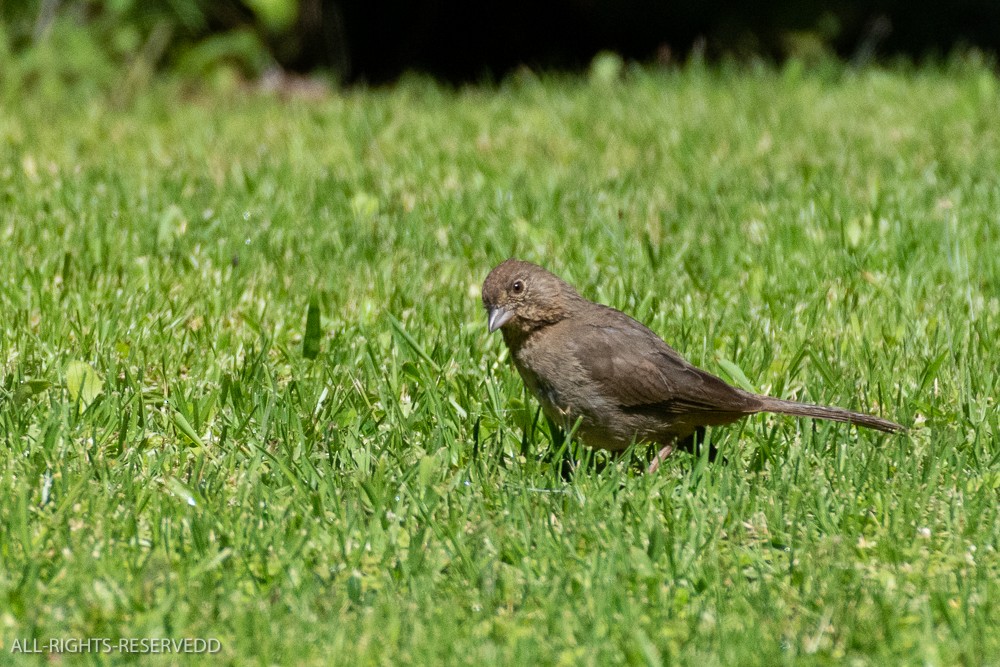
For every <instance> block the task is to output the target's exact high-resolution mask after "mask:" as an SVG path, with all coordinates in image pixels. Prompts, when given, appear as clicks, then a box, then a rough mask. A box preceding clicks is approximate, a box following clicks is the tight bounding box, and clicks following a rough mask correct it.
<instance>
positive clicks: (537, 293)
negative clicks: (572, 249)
mask: <svg viewBox="0 0 1000 667" xmlns="http://www.w3.org/2000/svg"><path fill="white" fill-rule="evenodd" d="M579 299H580V296H579V295H578V294H577V293H576V290H574V289H573V288H572V287H571V286H570V285H569V284H568V283H566V282H564V281H563V280H561V279H560V278H559V277H558V276H555V275H553V274H551V273H549V272H548V271H546V270H545V269H543V268H542V267H540V266H538V265H537V264H532V263H530V262H522V261H521V260H518V259H513V258H511V259H508V260H507V261H505V262H504V263H502V264H500V265H498V266H496V267H495V268H494V269H493V270H492V271H490V275H488V276H486V281H485V282H484V283H483V306H485V307H486V312H487V314H488V316H489V328H490V333H493V332H494V331H496V330H497V329H500V328H503V330H504V331H505V332H510V333H514V332H521V333H528V332H530V331H532V330H533V329H537V328H539V327H542V326H545V325H548V324H555V323H556V322H558V321H560V320H562V319H565V318H567V317H569V316H570V315H571V314H572V312H573V306H574V305H575V304H574V302H575V301H577V300H579Z"/></svg>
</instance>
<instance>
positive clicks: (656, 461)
mask: <svg viewBox="0 0 1000 667" xmlns="http://www.w3.org/2000/svg"><path fill="white" fill-rule="evenodd" d="M673 453H674V446H673V444H669V445H666V446H665V447H663V448H662V449H660V451H659V452H658V453H657V454H656V456H654V457H653V460H652V461H651V462H650V464H649V468H648V469H647V470H646V471H647V472H648V473H650V474H652V473H654V472H656V471H657V470H659V469H660V464H661V463H663V462H664V461H665V460H666V458H667V457H668V456H670V455H671V454H673Z"/></svg>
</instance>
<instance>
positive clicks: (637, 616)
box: [0, 59, 1000, 666]
mask: <svg viewBox="0 0 1000 667" xmlns="http://www.w3.org/2000/svg"><path fill="white" fill-rule="evenodd" d="M5 99H6V100H7V102H6V104H5V105H4V109H3V112H2V113H0V243H2V247H3V260H2V262H0V265H2V266H3V278H2V280H0V429H2V437H3V439H2V444H3V447H2V450H0V526H2V529H0V651H2V653H3V654H4V657H2V658H0V662H4V663H7V662H12V663H14V664H20V663H25V664H37V663H38V662H39V656H38V655H33V654H26V653H18V652H12V650H13V649H14V647H15V642H20V643H19V644H18V646H21V647H23V646H24V642H26V641H28V642H30V641H31V640H35V641H36V642H39V643H42V642H48V641H49V640H50V639H63V640H66V639H77V640H83V639H86V638H108V639H109V640H111V641H113V642H115V645H116V646H117V642H118V640H119V639H122V638H125V639H138V638H174V639H181V638H202V639H209V638H211V639H215V640H217V641H218V647H219V650H218V652H217V653H214V654H212V655H204V654H203V655H202V656H201V659H202V660H204V661H205V662H207V663H217V662H222V663H230V664H246V663H248V662H249V663H258V664H290V665H291V664H312V665H325V664H331V663H333V664H382V665H395V664H406V663H411V664H428V663H460V664H476V665H479V664H526V665H528V664H563V665H576V664H595V665H596V664H658V663H660V662H664V661H667V662H671V663H676V664H697V665H700V666H703V665H715V664H761V665H772V664H779V663H795V664H832V663H844V662H849V663H852V664H914V665H917V664H920V665H924V664H929V665H934V664H940V665H951V664H983V663H993V664H996V663H997V661H998V658H997V656H1000V635H998V634H997V632H996V628H998V627H1000V608H998V604H1000V602H998V601H1000V557H998V554H997V551H996V549H997V547H998V543H1000V509H998V505H1000V503H998V499H1000V440H998V434H1000V424H998V421H1000V419H998V411H997V406H996V396H997V395H998V393H1000V386H998V384H1000V382H998V373H997V368H998V367H1000V345H998V344H997V338H998V336H1000V333H998V330H1000V180H998V177H997V173H998V165H1000V114H998V113H997V109H998V107H1000V81H998V79H997V77H996V76H995V74H994V73H993V72H992V71H991V70H990V69H989V68H987V67H985V66H983V65H981V64H977V63H976V62H974V61H970V60H965V61H963V60H961V59H956V60H955V61H952V62H949V63H946V64H940V65H932V66H927V67H923V68H913V67H904V66H899V67H895V68H891V69H865V70H861V71H856V70H851V69H847V68H843V67H840V66H836V65H822V66H818V67H816V68H802V67H799V66H797V65H795V64H792V65H790V66H787V67H785V68H783V69H778V70H774V69H767V68H763V69H759V68H753V67H747V68H736V67H719V68H708V67H702V66H697V65H696V66H691V67H688V68H683V69H679V70H662V71H661V70H640V69H636V70H631V69H629V70H627V71H626V72H625V73H624V76H623V77H622V78H621V79H620V80H615V79H614V77H596V78H595V79H594V80H588V79H587V78H586V77H541V78H538V77H535V76H534V75H531V74H530V73H520V74H518V75H517V76H515V77H513V78H511V79H510V80H508V81H505V82H503V83H501V84H499V85H496V86H492V87H469V88H464V89H460V90H451V89H446V88H442V87H439V86H436V85H434V84H432V83H430V82H427V81H425V80H421V79H415V78H414V79H407V80H405V81H403V82H402V83H401V84H400V85H398V86H396V87H393V88H386V89H378V90H362V89H359V90H350V91H343V92H332V93H330V94H328V95H321V96H315V95H310V96H308V97H296V96H295V95H294V94H292V95H291V96H280V95H276V94H270V93H265V92H259V91H257V90H254V89H250V88H246V89H244V88H239V87H222V88H220V89H218V90H213V89H201V90H199V89H196V88H192V87H190V86H184V85H178V84H172V83H169V82H166V83H158V84H156V85H154V86H153V87H152V88H151V89H150V90H147V91H140V92H138V93H137V94H135V95H131V96H129V95H126V96H110V97H108V98H107V99H105V98H103V97H101V96H99V95H97V94H95V93H93V92H87V91H85V90H76V91H75V92H74V91H72V90H71V91H69V92H67V93H66V94H65V95H62V96H60V95H59V94H57V93H52V92H51V91H49V92H48V93H42V92H39V93H38V94H37V95H31V94H27V95H23V96H21V97H20V98H19V99H17V100H13V99H11V97H10V95H8V96H7V97H6V98H5ZM511 255H515V256H518V257H520V258H523V259H527V260H531V261H535V262H538V263H540V264H543V265H544V266H546V267H547V268H549V269H550V270H552V271H553V272H555V273H557V274H559V275H561V276H562V277H564V278H565V279H567V280H569V281H570V282H572V283H573V284H575V285H576V286H577V287H578V288H579V289H580V291H581V292H582V293H583V294H584V295H586V296H588V297H589V298H591V299H593V300H597V301H601V302H603V303H608V304H611V305H614V306H616V307H618V308H619V309H621V310H624V311H625V312H627V313H629V314H631V315H633V316H634V317H636V318H637V319H639V320H640V321H642V322H644V323H646V324H647V325H649V326H650V327H651V328H652V329H653V330H655V331H656V332H657V333H659V334H661V335H662V336H663V337H664V338H665V339H666V340H667V341H669V342H670V343H671V344H672V345H674V347H676V348H677V349H679V350H680V351H681V352H682V353H683V354H685V355H686V356H687V357H688V358H689V359H690V360H691V361H693V362H694V363H696V364H698V365H700V366H702V367H704V368H706V369H708V370H710V371H712V372H715V373H718V374H720V375H722V376H723V377H725V378H727V379H728V380H730V381H731V382H734V383H738V384H741V385H742V386H746V387H749V388H752V389H754V390H756V391H762V392H767V393H770V394H773V395H778V396H781V397H784V398H795V399H798V400H808V401H812V402H821V403H827V404H836V405H840V406H843V407H849V408H854V409H860V410H866V411H871V412H874V413H876V414H881V415H883V416H886V417H888V418H891V419H894V420H896V421H899V422H901V423H904V424H906V425H907V426H910V427H912V428H911V429H910V430H909V431H908V432H907V433H906V434H903V435H897V436H887V435H885V434H881V433H876V432H872V431H867V430H859V429H856V428H853V427H849V426H846V425H843V424H831V423H826V422H814V421H811V420H794V419H790V418H784V417H774V416H757V417H753V418H750V419H747V420H745V421H744V422H741V423H740V424H738V425H735V426H732V427H728V428H719V429H715V430H714V431H713V432H711V437H712V441H713V442H714V443H715V444H716V445H717V446H718V447H719V448H720V451H721V453H722V456H721V457H720V460H718V461H716V462H714V463H709V462H708V461H707V458H706V457H703V456H697V455H691V454H678V455H676V456H674V457H672V458H670V459H668V461H667V462H666V463H665V464H664V465H663V466H662V467H661V469H660V470H659V471H658V473H656V474H654V475H645V474H643V473H642V472H641V467H639V466H637V465H636V464H635V462H634V460H631V459H629V458H628V457H626V458H624V459H620V460H615V461H611V462H610V464H609V465H606V466H603V467H602V466H594V465H587V464H586V463H584V464H581V465H580V466H578V467H577V468H576V469H575V471H574V472H573V473H572V474H571V475H569V477H568V479H564V478H563V476H562V475H561V474H560V470H561V468H562V466H561V464H560V460H559V457H558V456H556V455H555V454H554V452H553V445H552V443H553V437H552V434H551V433H550V432H549V429H548V426H547V425H546V424H545V422H544V420H542V419H538V416H537V406H536V404H535V403H534V400H533V399H532V398H531V397H530V396H528V395H527V394H526V393H525V390H524V389H523V387H522V384H521V382H520V379H519V378H518V377H517V374H516V372H515V370H514V369H513V367H512V366H511V364H510V362H509V359H508V357H507V353H506V350H505V348H504V346H503V342H502V340H501V338H500V336H499V335H493V336H490V335H488V334H487V330H486V316H485V313H484V311H483V309H482V306H481V304H480V302H479V289H480V286H481V284H482V280H483V278H485V276H486V274H487V273H488V272H489V270H490V268H491V267H492V266H494V265H495V264H497V263H499V262H500V261H502V260H503V259H505V258H507V257H508V256H511ZM571 454H572V455H573V456H575V457H577V458H583V459H587V458H588V457H587V456H586V452H584V451H582V450H580V449H578V448H571ZM598 458H600V457H598ZM30 646H31V645H30V643H29V647H30ZM193 657H197V656H179V655H176V654H173V655H162V656H160V661H159V664H172V663H181V662H185V663H186V662H187V661H189V660H191V659H192V658H193ZM63 658H64V660H63V663H65V664H75V663H77V662H82V663H87V664H90V663H92V662H95V661H101V660H107V661H110V662H130V661H132V660H134V659H135V656H129V655H124V654H121V653H103V654H101V655H95V654H87V655H81V654H75V655H74V654H69V655H64V656H63ZM42 661H43V662H45V660H44V656H43V660H42Z"/></svg>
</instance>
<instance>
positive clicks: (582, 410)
mask: <svg viewBox="0 0 1000 667" xmlns="http://www.w3.org/2000/svg"><path fill="white" fill-rule="evenodd" d="M483 305H484V306H485V307H486V310H487V312H488V314H489V329H490V332H491V333H492V332H493V331H496V330H497V329H500V331H501V332H502V333H503V339H504V342H505V343H506V344H507V347H508V349H509V350H510V355H511V358H512V359H513V360H514V366H515V367H516V368H517V371H518V373H520V374H521V378H522V379H523V380H524V384H525V385H527V387H528V389H529V390H530V391H531V393H532V394H533V395H534V396H535V398H537V399H538V402H539V403H541V406H542V409H543V410H544V411H545V414H546V416H548V417H549V419H551V420H553V421H554V422H555V423H556V424H558V425H560V426H562V427H563V428H564V429H567V430H569V429H572V428H573V427H574V426H575V427H577V431H576V435H578V436H579V437H580V439H581V440H582V441H583V442H584V443H585V444H587V445H589V446H591V447H596V448H599V449H607V450H610V451H614V452H618V451H621V450H623V449H625V448H626V447H628V446H629V445H631V444H632V443H633V442H650V443H655V444H657V445H659V446H660V447H661V449H660V452H659V454H658V455H657V456H656V458H655V459H654V460H653V463H652V464H651V466H650V470H651V471H652V470H655V469H656V467H657V466H658V465H659V464H660V462H661V461H662V460H663V459H664V458H665V457H666V456H667V455H669V454H670V452H671V451H672V450H673V447H674V446H675V444H676V443H677V442H678V441H681V440H684V439H685V438H689V437H690V436H692V435H693V434H694V433H695V432H696V431H699V430H700V429H702V428H703V427H705V426H717V425H720V424H728V423H730V422H734V421H736V420H738V419H740V418H742V417H745V416H747V415H751V414H754V413H757V412H775V413H779V414H784V415H796V416H802V417H814V418H817V419H830V420H833V421H839V422H849V423H852V424H857V425H859V426H866V427H868V428H874V429H878V430H879V431H885V432H887V433H893V432H896V431H900V430H902V428H903V427H902V426H900V425H899V424H896V423H895V422H891V421H889V420H888V419H882V418H880V417H874V416H872V415H866V414H862V413H860V412H851V411H849V410H843V409H841V408H834V407H824V406H819V405H810V404H807V403H797V402H795V401H785V400H782V399H780V398H772V397H770V396H762V395H760V394H753V393H750V392H748V391H743V390H742V389H738V388H736V387H732V386H730V385H729V384H727V383H726V382H724V381H723V380H722V379H720V378H718V377H716V376H714V375H712V374H711V373H708V372H706V371H703V370H701V369H700V368H696V367H695V366H693V365H691V364H690V363H688V361H687V360H685V359H684V358H683V357H682V356H681V355H680V354H679V353H678V352H677V351H676V350H674V349H673V348H672V347H670V346H669V345H667V344H666V343H665V342H663V340H662V339H661V338H660V337H659V336H657V335H656V334H655V333H653V332H652V331H650V330H649V329H648V328H646V327H645V326H643V325H642V324H640V323H639V322H637V321H636V320H634V319H632V318H631V317H629V316H628V315H626V314H624V313H622V312H620V311H618V310H615V309H614V308H609V307H607V306H602V305H600V304H597V303H593V302H592V301H588V300H587V299H584V298H583V297H582V296H580V295H579V294H577V292H576V290H575V289H573V287H572V286H571V285H569V284H568V283H566V282H564V281H563V280H561V279H560V278H558V277H557V276H555V275H553V274H551V273H549V272H548V271H546V270H545V269H543V268H542V267H540V266H537V265H535V264H531V263H529V262H522V261H519V260H516V259H508V260H507V261H505V262H504V263H502V264H500V265H499V266H497V267H496V268H494V269H493V270H492V271H491V272H490V274H489V275H488V276H487V277H486V282H485V283H483Z"/></svg>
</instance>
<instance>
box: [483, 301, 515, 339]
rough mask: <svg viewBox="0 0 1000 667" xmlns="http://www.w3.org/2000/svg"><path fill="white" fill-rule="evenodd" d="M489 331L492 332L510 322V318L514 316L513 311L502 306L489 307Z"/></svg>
mask: <svg viewBox="0 0 1000 667" xmlns="http://www.w3.org/2000/svg"><path fill="white" fill-rule="evenodd" d="M489 312H490V333H493V332H494V331H496V330H497V329H499V328H500V327H502V326H503V325H505V324H507V323H508V322H510V320H511V318H513V317H514V313H513V312H512V311H510V310H507V309H506V308H504V307H503V306H494V307H492V308H490V311H489Z"/></svg>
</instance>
